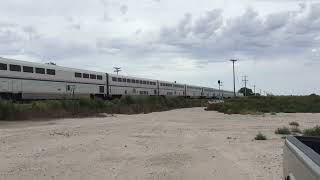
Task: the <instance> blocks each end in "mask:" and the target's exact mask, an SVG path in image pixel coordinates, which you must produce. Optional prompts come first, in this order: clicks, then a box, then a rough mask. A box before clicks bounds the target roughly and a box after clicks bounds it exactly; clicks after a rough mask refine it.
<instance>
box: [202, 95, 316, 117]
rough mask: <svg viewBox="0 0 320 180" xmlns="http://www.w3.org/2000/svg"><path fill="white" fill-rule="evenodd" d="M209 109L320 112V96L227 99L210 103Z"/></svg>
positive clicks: (240, 111)
mask: <svg viewBox="0 0 320 180" xmlns="http://www.w3.org/2000/svg"><path fill="white" fill-rule="evenodd" d="M207 110H214V111H219V112H222V113H226V114H253V113H252V112H258V113H270V114H272V115H275V114H276V113H279V112H285V113H296V112H300V113H320V96H271V97H246V98H235V99H226V100H225V102H224V103H217V104H209V105H208V107H207ZM248 112H249V113H248Z"/></svg>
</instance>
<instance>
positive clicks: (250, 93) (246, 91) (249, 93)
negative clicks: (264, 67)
mask: <svg viewBox="0 0 320 180" xmlns="http://www.w3.org/2000/svg"><path fill="white" fill-rule="evenodd" d="M238 92H239V93H242V94H243V95H244V96H254V93H253V91H252V89H249V88H247V89H246V88H245V87H243V88H241V89H240V90H239V91H238Z"/></svg>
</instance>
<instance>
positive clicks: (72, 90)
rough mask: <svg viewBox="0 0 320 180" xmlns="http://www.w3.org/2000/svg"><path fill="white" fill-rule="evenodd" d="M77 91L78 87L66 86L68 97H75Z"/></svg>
mask: <svg viewBox="0 0 320 180" xmlns="http://www.w3.org/2000/svg"><path fill="white" fill-rule="evenodd" d="M75 90H76V85H70V84H68V85H67V86H66V92H67V95H68V96H69V97H72V98H73V97H74V95H75Z"/></svg>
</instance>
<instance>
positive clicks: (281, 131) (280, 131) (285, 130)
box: [275, 127, 291, 135]
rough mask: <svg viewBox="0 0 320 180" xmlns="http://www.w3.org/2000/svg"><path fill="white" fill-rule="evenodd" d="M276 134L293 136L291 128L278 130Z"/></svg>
mask: <svg viewBox="0 0 320 180" xmlns="http://www.w3.org/2000/svg"><path fill="white" fill-rule="evenodd" d="M275 133H276V134H285V135H288V134H291V132H290V130H289V128H287V127H282V128H278V129H276V130H275Z"/></svg>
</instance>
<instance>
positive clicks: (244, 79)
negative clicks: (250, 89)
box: [242, 76, 248, 96]
mask: <svg viewBox="0 0 320 180" xmlns="http://www.w3.org/2000/svg"><path fill="white" fill-rule="evenodd" d="M247 77H248V76H243V80H242V81H244V96H247V82H248V80H247Z"/></svg>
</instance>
